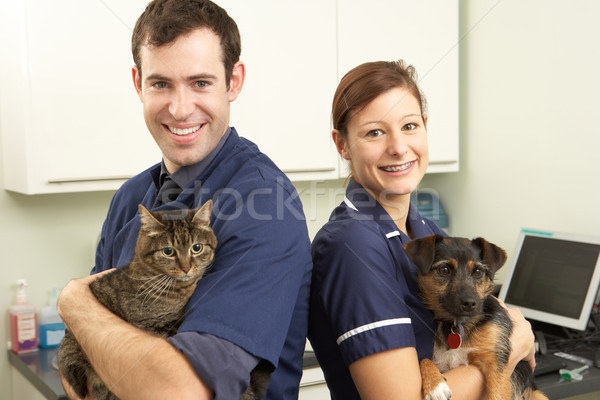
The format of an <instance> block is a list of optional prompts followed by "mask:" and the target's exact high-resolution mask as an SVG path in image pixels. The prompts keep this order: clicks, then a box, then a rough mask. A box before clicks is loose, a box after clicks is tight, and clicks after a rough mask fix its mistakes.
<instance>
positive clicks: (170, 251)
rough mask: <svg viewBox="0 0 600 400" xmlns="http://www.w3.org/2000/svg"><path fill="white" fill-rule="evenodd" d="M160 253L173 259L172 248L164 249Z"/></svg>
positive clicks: (173, 252) (173, 251)
mask: <svg viewBox="0 0 600 400" xmlns="http://www.w3.org/2000/svg"><path fill="white" fill-rule="evenodd" d="M162 253H163V255H165V256H167V257H173V256H174V255H175V250H173V248H172V247H165V248H164V249H162Z"/></svg>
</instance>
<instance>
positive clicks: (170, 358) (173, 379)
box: [58, 271, 211, 400]
mask: <svg viewBox="0 0 600 400" xmlns="http://www.w3.org/2000/svg"><path fill="white" fill-rule="evenodd" d="M107 272H108V271H107ZM100 275H101V274H97V275H91V276H88V277H85V278H81V279H75V280H72V281H70V282H69V283H68V284H67V285H66V286H65V288H64V289H63V290H62V291H61V294H60V296H59V299H58V312H59V314H60V316H61V318H62V319H63V321H64V322H65V324H66V325H67V328H68V329H69V330H70V331H71V332H72V333H73V334H74V335H75V337H76V338H77V341H78V342H79V344H80V345H81V347H82V348H83V350H84V352H85V354H86V355H87V357H88V359H89V360H90V362H91V363H92V365H93V367H94V370H95V371H96V372H97V373H98V375H99V376H100V378H101V379H102V381H103V382H104V383H105V384H106V385H107V386H108V387H109V389H110V390H111V391H112V392H113V393H115V394H116V395H117V397H119V398H121V399H124V400H126V399H140V398H143V399H166V398H177V399H186V398H194V399H210V398H211V393H210V390H209V389H208V388H207V387H206V386H205V385H204V383H203V382H202V381H201V380H200V379H199V377H198V375H197V374H196V372H195V371H194V369H193V368H192V366H191V364H190V363H189V362H188V360H187V358H185V357H184V356H183V355H182V354H181V353H180V352H179V351H178V350H177V349H176V348H175V347H173V346H172V345H171V344H170V343H169V342H167V341H166V340H165V339H163V338H159V337H156V336H153V335H151V334H149V333H147V332H145V331H143V330H140V329H138V328H136V327H134V326H133V325H131V324H129V323H127V322H125V321H124V320H122V319H121V318H119V317H117V316H116V315H115V314H113V313H112V312H110V311H109V310H108V309H106V308H105V307H104V306H103V305H102V304H100V303H99V302H98V300H97V299H96V297H95V296H94V295H93V294H92V292H91V290H90V288H89V284H90V283H91V282H92V281H93V280H94V279H96V278H97V277H98V276H100Z"/></svg>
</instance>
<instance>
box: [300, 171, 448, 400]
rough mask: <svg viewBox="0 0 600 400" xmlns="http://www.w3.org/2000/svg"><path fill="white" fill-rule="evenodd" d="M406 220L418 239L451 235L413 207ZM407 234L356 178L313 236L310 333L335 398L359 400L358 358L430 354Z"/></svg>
mask: <svg viewBox="0 0 600 400" xmlns="http://www.w3.org/2000/svg"><path fill="white" fill-rule="evenodd" d="M407 225H408V226H410V230H411V233H412V235H413V236H414V238H421V237H425V236H428V235H432V234H440V235H444V236H446V233H445V232H443V231H442V230H441V229H440V228H439V227H438V226H437V225H435V223H433V222H432V221H430V220H427V219H424V218H422V217H421V216H420V215H419V213H418V212H417V210H416V208H415V207H413V206H412V205H411V207H410V209H409V215H408V220H407ZM410 240H411V239H410V238H409V237H408V236H407V235H405V234H404V233H403V232H401V231H399V229H398V227H397V226H396V224H395V223H394V221H393V220H392V219H391V218H390V216H389V214H388V213H387V212H386V211H385V210H384V208H383V207H382V206H381V205H380V204H379V203H377V201H376V200H375V199H374V198H373V197H372V196H371V195H370V194H369V193H368V192H367V191H366V190H364V188H363V187H362V186H360V184H358V183H357V182H356V181H354V180H350V183H349V185H348V188H347V190H346V197H345V199H344V202H343V203H342V204H341V205H340V206H338V207H337V208H336V209H335V210H334V211H333V213H332V214H331V217H330V220H329V222H328V223H327V224H325V225H324V226H323V228H322V229H321V230H320V231H319V232H318V233H317V235H316V237H315V239H314V240H313V243H312V248H311V252H312V257H313V263H314V267H313V279H312V288H311V305H310V306H311V311H310V321H309V339H310V341H311V345H312V347H313V349H314V350H315V354H316V356H317V359H318V361H319V363H320V365H321V367H322V369H323V372H324V374H325V378H326V380H327V384H328V386H329V389H330V391H331V394H332V398H333V399H344V400H347V399H360V396H359V395H358V392H357V390H356V387H355V386H354V383H353V381H352V377H351V375H350V371H349V368H348V367H349V365H350V364H352V363H353V362H354V361H356V360H359V359H361V358H363V357H366V356H368V355H371V354H374V353H378V352H382V351H385V350H390V349H395V348H402V347H415V348H416V350H417V353H418V356H419V360H420V359H422V358H430V357H431V355H432V350H433V339H434V335H433V332H434V323H433V318H432V314H431V312H430V311H429V310H428V309H426V308H425V306H424V305H423V303H422V302H421V300H420V298H419V295H418V288H417V283H416V271H417V267H416V266H415V265H414V264H413V263H412V262H411V261H410V260H409V259H408V257H407V256H406V254H405V253H404V250H403V248H402V246H403V244H404V243H406V242H408V241H410ZM398 379H402V377H398Z"/></svg>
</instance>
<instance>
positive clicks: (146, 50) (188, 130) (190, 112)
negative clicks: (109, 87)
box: [133, 28, 244, 173]
mask: <svg viewBox="0 0 600 400" xmlns="http://www.w3.org/2000/svg"><path fill="white" fill-rule="evenodd" d="M140 54H141V65H142V67H141V68H142V73H141V81H140V74H139V72H138V71H137V69H136V68H135V67H134V69H133V79H134V83H135V86H136V90H137V92H138V96H139V97H140V100H141V101H142V103H143V107H144V119H145V121H146V126H147V127H148V130H149V131H150V133H151V134H152V136H153V137H154V140H155V141H156V143H157V144H158V146H159V147H160V150H161V152H162V154H163V160H164V162H165V165H166V167H167V169H168V170H169V172H170V173H173V172H175V171H176V170H178V169H179V168H180V167H182V166H185V165H192V164H195V163H197V162H199V161H201V160H202V159H204V158H205V157H206V156H207V155H208V154H209V153H210V152H211V151H212V150H213V149H214V148H215V147H216V145H217V144H218V143H219V140H220V139H221V137H222V136H223V134H224V133H225V132H226V130H227V127H228V126H229V109H230V104H229V103H230V102H231V101H233V100H235V98H236V97H237V95H238V94H239V92H240V90H241V87H242V84H243V79H244V67H243V64H241V63H238V64H236V66H234V69H233V74H232V78H231V85H229V86H228V85H227V82H226V81H225V67H224V65H223V57H222V48H221V44H220V41H219V38H218V36H217V35H216V34H214V33H213V32H212V31H211V30H210V29H207V28H200V29H196V30H194V31H192V32H191V33H189V34H187V35H184V36H180V37H178V38H177V39H176V40H175V41H174V42H173V43H169V44H166V45H163V46H160V47H151V46H144V47H142V49H141V52H140Z"/></svg>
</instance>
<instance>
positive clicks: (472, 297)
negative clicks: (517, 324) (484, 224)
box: [404, 235, 547, 400]
mask: <svg viewBox="0 0 600 400" xmlns="http://www.w3.org/2000/svg"><path fill="white" fill-rule="evenodd" d="M404 250H405V251H406V254H407V256H408V257H409V258H410V259H411V261H412V262H413V263H414V264H415V265H416V266H417V267H418V272H417V282H418V285H419V290H420V293H421V296H422V298H423V302H424V303H425V305H426V306H427V307H428V308H429V309H431V310H432V311H433V315H434V319H435V321H436V332H435V343H434V349H433V357H432V358H433V360H429V359H423V360H422V361H421V363H420V369H421V377H422V380H423V397H424V398H425V399H428V400H446V399H448V398H450V395H451V391H450V389H449V387H448V385H447V384H446V380H445V378H444V376H443V375H442V374H441V372H445V371H447V370H450V369H452V368H455V367H458V366H459V365H465V364H472V365H475V366H477V367H478V368H479V369H480V370H481V372H482V373H483V375H484V377H485V381H486V391H487V397H488V399H493V400H508V399H536V400H542V399H546V400H547V397H546V396H545V395H544V394H543V393H542V392H540V391H539V390H535V388H534V385H533V373H532V371H531V367H530V366H529V364H528V363H526V362H524V361H521V362H519V364H518V365H517V367H516V368H515V369H514V371H509V370H508V369H507V368H506V364H507V362H508V356H509V354H510V333H511V331H512V323H511V320H510V318H509V316H508V314H507V312H506V310H505V309H504V308H503V307H502V306H501V305H500V304H499V303H498V301H497V300H496V298H495V297H493V296H492V295H491V294H492V291H493V289H494V283H493V279H494V274H495V273H496V271H497V270H498V269H499V268H500V267H502V265H503V264H504V262H505V261H506V252H505V251H504V250H502V249H501V248H499V247H498V246H496V245H494V244H491V243H489V242H487V241H486V240H485V239H482V238H477V239H473V240H469V239H464V238H455V237H443V236H439V235H432V236H428V237H425V238H422V239H415V240H413V241H411V242H408V243H406V244H405V245H404ZM440 371H441V372H440Z"/></svg>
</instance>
